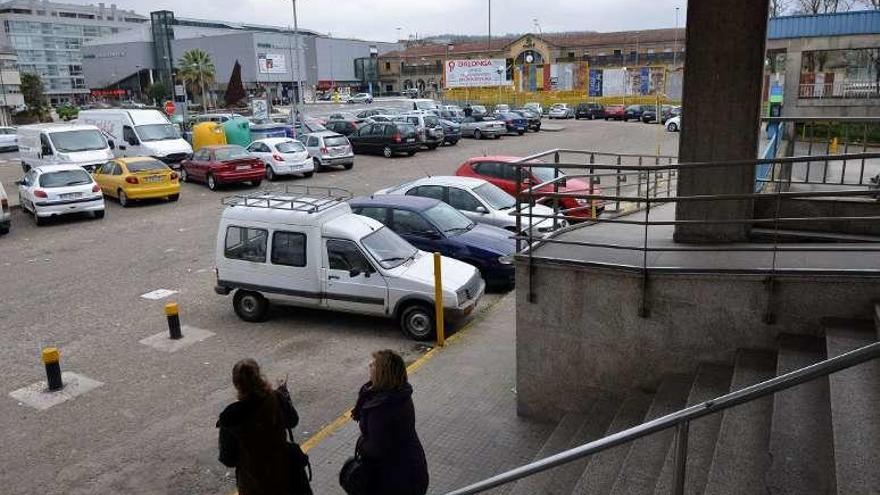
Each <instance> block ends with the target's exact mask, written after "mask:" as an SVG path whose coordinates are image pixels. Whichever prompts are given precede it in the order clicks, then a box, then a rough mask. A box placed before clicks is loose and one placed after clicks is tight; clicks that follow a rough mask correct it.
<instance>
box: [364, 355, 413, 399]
mask: <svg viewBox="0 0 880 495" xmlns="http://www.w3.org/2000/svg"><path fill="white" fill-rule="evenodd" d="M372 375H373V376H372V377H371V378H372V381H373V389H374V390H394V389H397V388H400V387H401V386H402V385H403V384H405V383H406V381H407V376H406V364H405V363H404V362H403V358H402V357H400V355H399V354H397V353H396V352H394V351H392V350H391V349H384V350H381V351H376V352H374V353H373V373H372Z"/></svg>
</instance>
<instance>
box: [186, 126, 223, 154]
mask: <svg viewBox="0 0 880 495" xmlns="http://www.w3.org/2000/svg"><path fill="white" fill-rule="evenodd" d="M212 144H226V133H225V132H224V131H223V126H221V125H220V124H218V123H216V122H202V123H199V124H196V125H194V126H193V128H192V147H193V151H196V150H198V149H201V148H202V147H204V146H210V145H212Z"/></svg>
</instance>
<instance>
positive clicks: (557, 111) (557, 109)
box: [547, 103, 574, 119]
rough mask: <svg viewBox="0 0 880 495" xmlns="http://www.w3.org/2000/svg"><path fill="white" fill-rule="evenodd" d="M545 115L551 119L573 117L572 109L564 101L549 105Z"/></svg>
mask: <svg viewBox="0 0 880 495" xmlns="http://www.w3.org/2000/svg"><path fill="white" fill-rule="evenodd" d="M547 116H548V117H549V118H551V119H571V118H574V109H573V108H571V107H570V106H568V105H566V104H565V103H557V104H555V105H553V106H552V107H550V112H549V113H548V114H547Z"/></svg>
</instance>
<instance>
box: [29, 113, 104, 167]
mask: <svg viewBox="0 0 880 495" xmlns="http://www.w3.org/2000/svg"><path fill="white" fill-rule="evenodd" d="M111 146H113V143H112V142H108V140H107V138H106V137H105V136H104V134H103V133H102V132H101V130H100V129H98V128H97V127H95V126H93V125H83V124H34V125H23V126H21V127H19V128H18V155H19V158H20V159H21V168H22V170H23V171H24V172H27V171H28V170H30V169H32V168H36V167H42V166H44V165H79V166H80V167H83V168H85V169H86V170H88V171H90V172H91V171H94V170H95V168H97V167H98V166H99V165H103V164H104V163H106V162H107V160H110V159H112V158H113V151H112V149H111Z"/></svg>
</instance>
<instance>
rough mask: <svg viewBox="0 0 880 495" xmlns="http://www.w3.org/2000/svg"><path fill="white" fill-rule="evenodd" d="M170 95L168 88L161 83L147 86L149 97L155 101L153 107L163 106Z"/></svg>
mask: <svg viewBox="0 0 880 495" xmlns="http://www.w3.org/2000/svg"><path fill="white" fill-rule="evenodd" d="M170 94H171V93H169V91H168V88H166V87H165V85H164V84H162V83H160V82H156V83H153V84H151V85H149V86H147V96H148V97H149V98H150V99H151V100H153V105H156V106H158V105H161V104H162V102H163V101H165V100H167V99H168V97H169V96H170Z"/></svg>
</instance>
